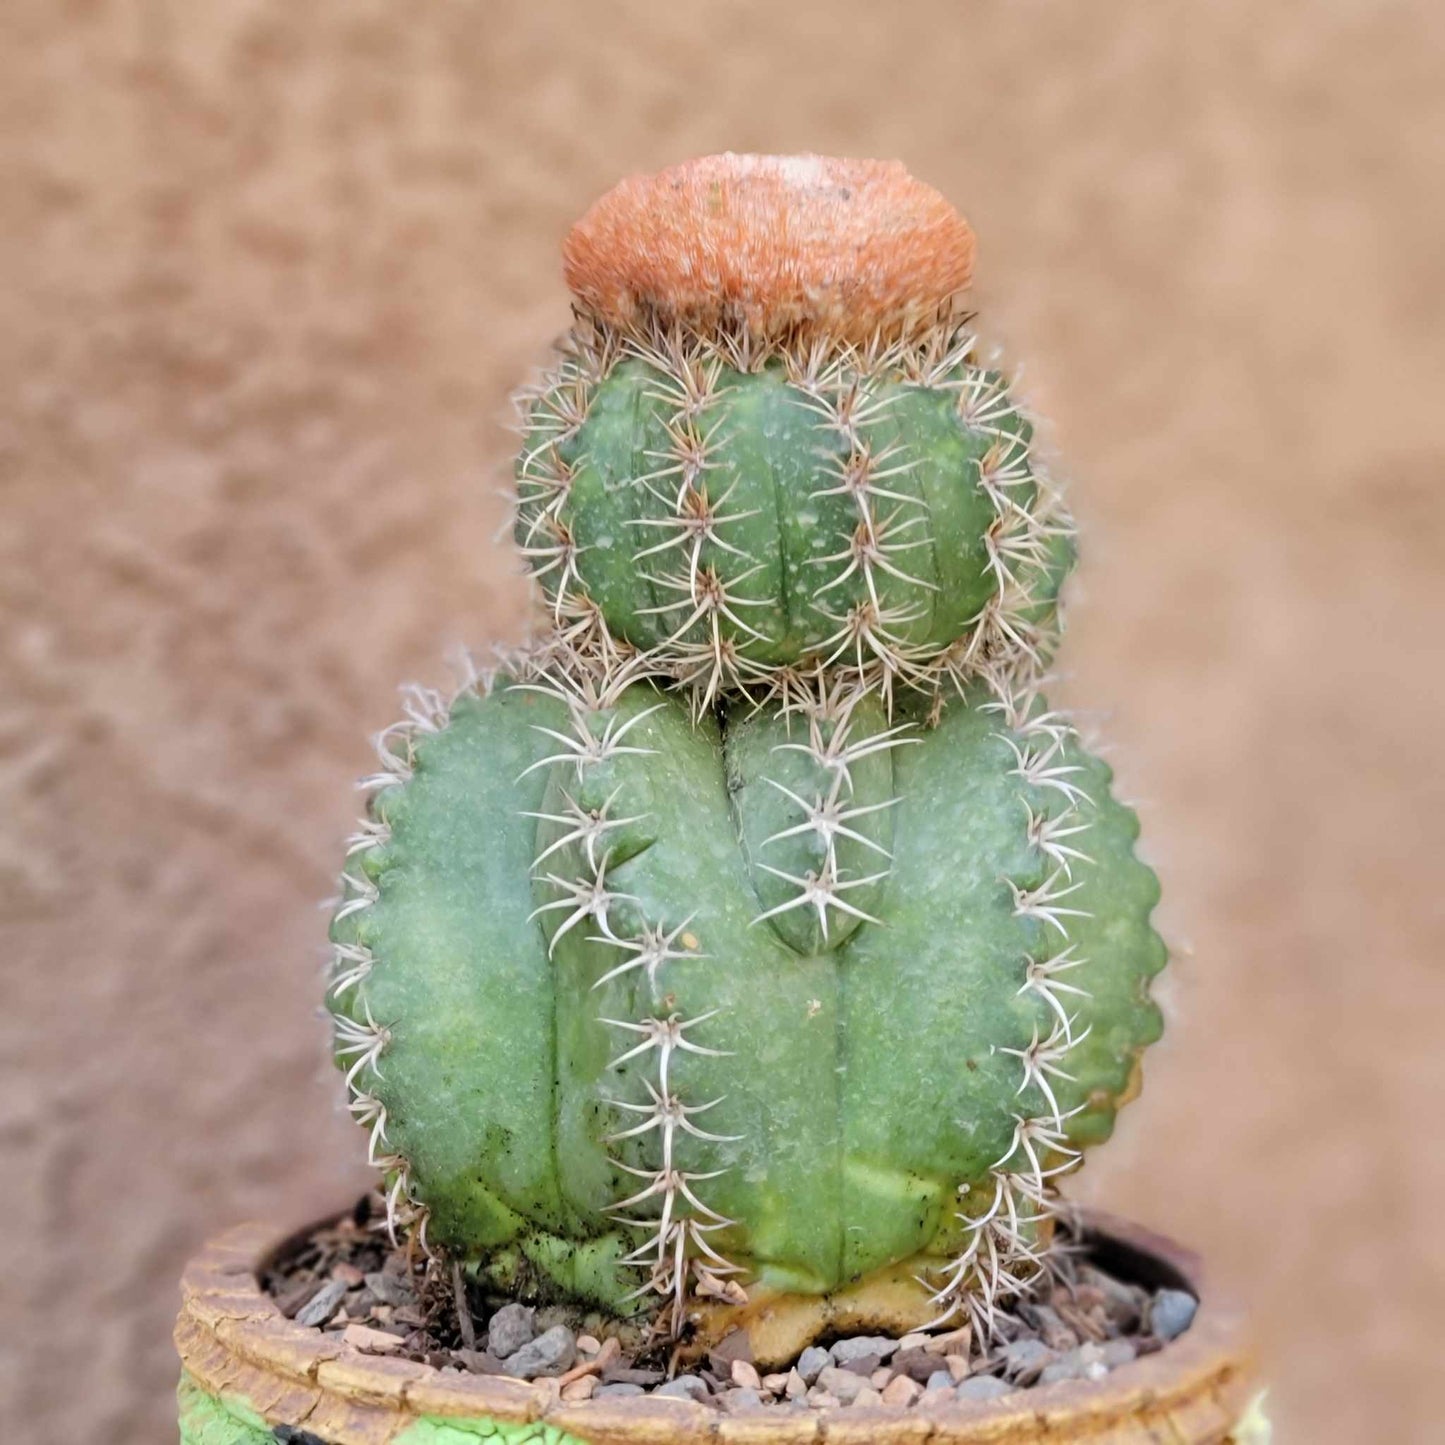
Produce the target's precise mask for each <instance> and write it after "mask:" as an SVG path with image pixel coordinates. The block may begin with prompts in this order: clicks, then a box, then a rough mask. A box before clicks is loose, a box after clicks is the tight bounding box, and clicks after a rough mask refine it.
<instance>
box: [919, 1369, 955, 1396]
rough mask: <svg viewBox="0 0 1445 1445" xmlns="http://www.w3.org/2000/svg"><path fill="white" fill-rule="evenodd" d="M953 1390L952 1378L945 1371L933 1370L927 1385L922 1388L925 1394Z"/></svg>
mask: <svg viewBox="0 0 1445 1445" xmlns="http://www.w3.org/2000/svg"><path fill="white" fill-rule="evenodd" d="M952 1388H953V1376H952V1375H950V1374H949V1373H948V1371H947V1370H935V1371H934V1372H933V1373H932V1374H931V1375H930V1376H929V1377H928V1383H927V1384H926V1385H925V1386H924V1390H925V1391H926V1392H927V1393H930V1394H931V1393H932V1392H933V1391H934V1390H951V1389H952Z"/></svg>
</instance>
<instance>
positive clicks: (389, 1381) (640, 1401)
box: [175, 1214, 1263, 1445]
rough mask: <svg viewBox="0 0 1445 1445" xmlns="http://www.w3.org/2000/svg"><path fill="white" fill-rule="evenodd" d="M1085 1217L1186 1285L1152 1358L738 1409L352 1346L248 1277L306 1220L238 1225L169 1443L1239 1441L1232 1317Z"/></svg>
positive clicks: (1139, 1245) (1126, 1254) (211, 1276)
mask: <svg viewBox="0 0 1445 1445" xmlns="http://www.w3.org/2000/svg"><path fill="white" fill-rule="evenodd" d="M1086 1218H1087V1223H1088V1228H1089V1231H1090V1240H1091V1244H1092V1246H1093V1248H1094V1251H1095V1254H1096V1257H1098V1258H1099V1259H1100V1260H1101V1262H1103V1263H1104V1264H1106V1265H1107V1266H1108V1267H1109V1268H1111V1269H1112V1270H1114V1271H1115V1272H1116V1273H1118V1274H1121V1275H1123V1276H1124V1277H1125V1278H1132V1279H1136V1280H1139V1281H1140V1282H1142V1283H1148V1284H1151V1285H1170V1286H1174V1287H1178V1288H1185V1289H1188V1290H1190V1291H1191V1292H1193V1293H1194V1294H1196V1295H1197V1296H1198V1297H1199V1300H1200V1307H1199V1312H1198V1314H1197V1315H1196V1316H1195V1320H1194V1323H1193V1325H1192V1326H1191V1327H1190V1328H1189V1330H1188V1331H1186V1333H1185V1334H1184V1335H1182V1336H1181V1337H1180V1338H1179V1339H1177V1340H1175V1341H1174V1342H1173V1343H1171V1344H1170V1345H1168V1346H1166V1347H1165V1348H1164V1349H1163V1350H1161V1351H1159V1352H1158V1353H1157V1354H1153V1355H1149V1356H1146V1357H1144V1358H1143V1359H1140V1360H1136V1361H1134V1362H1133V1363H1132V1364H1129V1365H1125V1366H1123V1367H1121V1368H1120V1369H1117V1370H1114V1371H1113V1372H1112V1373H1110V1374H1109V1375H1108V1377H1107V1378H1105V1379H1104V1380H1101V1381H1099V1382H1097V1383H1076V1382H1069V1383H1064V1384H1058V1385H1050V1386H1042V1387H1035V1388H1034V1389H1031V1390H1027V1391H1023V1392H1020V1393H1018V1394H1016V1395H1014V1396H1010V1397H1006V1398H1003V1399H1000V1400H996V1401H989V1402H979V1403H971V1404H961V1403H958V1402H949V1403H948V1404H945V1405H940V1406H933V1405H918V1406H914V1407H912V1408H910V1409H907V1410H903V1409H888V1408H867V1407H850V1408H842V1407H840V1408H837V1409H825V1410H809V1411H806V1412H802V1411H799V1412H794V1411H792V1410H783V1409H777V1410H768V1411H764V1412H758V1411H754V1412H751V1413H747V1414H737V1415H724V1414H722V1413H721V1412H720V1411H718V1410H716V1409H714V1408H711V1407H708V1406H704V1405H700V1404H696V1403H694V1402H692V1401H687V1400H670V1399H661V1400H659V1399H650V1398H639V1397H628V1398H617V1399H608V1400H597V1401H586V1402H581V1403H567V1402H564V1401H562V1400H560V1399H559V1398H558V1387H557V1383H556V1381H548V1380H544V1381H538V1382H536V1383H531V1384H529V1383H525V1382H523V1381H517V1380H507V1379H499V1378H497V1377H493V1376H480V1375H462V1374H459V1373H457V1372H456V1371H446V1372H443V1371H439V1370H434V1369H432V1368H430V1367H429V1366H426V1365H418V1364H412V1363H410V1362H408V1361H404V1360H393V1359H388V1358H386V1357H384V1356H375V1355H365V1354H362V1353H360V1352H359V1351H358V1350H356V1349H353V1348H351V1347H350V1346H347V1345H344V1344H342V1343H341V1341H340V1339H339V1337H337V1336H335V1335H323V1334H321V1333H319V1332H318V1331H316V1330H314V1329H308V1328H305V1327H303V1326H301V1325H297V1324H294V1323H293V1322H292V1321H290V1320H288V1319H286V1318H285V1317H284V1316H283V1315H282V1314H281V1313H280V1311H279V1310H278V1309H277V1307H276V1305H275V1302H274V1301H273V1300H272V1299H271V1298H270V1297H269V1296H268V1295H266V1294H265V1293H264V1292H263V1291H262V1290H261V1288H260V1285H259V1283H258V1278H259V1275H260V1273H261V1271H262V1270H263V1269H265V1268H266V1267H267V1266H268V1265H269V1264H270V1262H271V1261H272V1260H274V1259H275V1258H276V1257H277V1256H279V1255H281V1254H283V1253H284V1252H285V1251H286V1250H287V1248H288V1247H289V1246H291V1245H292V1244H294V1243H296V1242H298V1241H299V1240H300V1239H303V1238H305V1236H306V1235H307V1234H309V1233H310V1230H311V1228H314V1227H315V1226H309V1227H308V1228H307V1229H306V1230H305V1231H301V1232H299V1233H291V1234H285V1235H283V1234H281V1233H280V1232H279V1231H277V1230H275V1229H271V1228H267V1227H265V1226H261V1225H244V1226H242V1227H241V1228H239V1229H233V1230H230V1231H229V1232H228V1233H226V1234H224V1235H222V1236H221V1237H220V1238H219V1239H217V1240H216V1241H215V1242H214V1243H212V1244H211V1245H209V1246H208V1247H207V1248H206V1249H205V1250H203V1251H202V1252H201V1254H200V1255H198V1256H197V1258H196V1259H195V1260H194V1261H193V1262H192V1263H191V1265H190V1267H189V1268H188V1269H187V1270H186V1273H185V1277H184V1279H183V1281H182V1292H183V1297H184V1298H183V1304H182V1307H181V1314H180V1320H179V1322H178V1324H177V1326H176V1334H175V1340H176V1348H177V1349H178V1350H179V1351H180V1356H181V1361H182V1364H183V1366H184V1369H183V1373H182V1379H181V1422H182V1435H181V1438H182V1442H183V1445H276V1442H288V1445H473V1442H475V1441H477V1440H479V1439H481V1440H495V1441H498V1442H511V1445H571V1442H590V1445H624V1442H626V1445H662V1442H666V1441H689V1440H698V1441H701V1440H735V1441H750V1442H756V1445H794V1442H805V1441H816V1442H830V1445H841V1442H854V1445H864V1442H869V1445H878V1442H888V1441H910V1442H914V1445H924V1442H927V1445H983V1442H989V1445H1022V1442H1024V1441H1039V1440H1047V1441H1049V1442H1064V1441H1088V1442H1090V1445H1144V1442H1168V1445H1226V1442H1231V1441H1236V1440H1237V1441H1239V1442H1241V1445H1242V1442H1243V1441H1244V1440H1245V1438H1246V1436H1245V1434H1243V1433H1241V1434H1238V1435H1236V1434H1235V1431H1236V1430H1237V1429H1238V1428H1239V1425H1240V1421H1241V1419H1242V1417H1243V1416H1244V1415H1245V1413H1246V1410H1247V1408H1248V1406H1249V1402H1250V1399H1251V1397H1252V1396H1253V1395H1254V1393H1255V1383H1254V1379H1253V1366H1252V1361H1251V1359H1250V1354H1249V1349H1248V1347H1247V1345H1246V1342H1245V1338H1244V1330H1243V1325H1242V1320H1241V1317H1240V1315H1239V1314H1238V1312H1237V1311H1235V1310H1234V1309H1233V1308H1231V1307H1230V1306H1229V1305H1228V1304H1227V1303H1224V1302H1221V1301H1220V1300H1219V1299H1218V1298H1217V1297H1216V1295H1215V1293H1214V1291H1213V1290H1211V1289H1210V1288H1208V1287H1207V1286H1206V1284H1205V1282H1204V1280H1203V1278H1202V1276H1201V1273H1200V1267H1199V1261H1198V1260H1197V1259H1196V1257H1195V1256H1194V1255H1192V1254H1190V1253H1188V1252H1187V1251H1185V1250H1182V1249H1180V1248H1179V1247H1178V1246H1177V1245H1174V1244H1172V1243H1171V1242H1170V1241H1168V1240H1166V1239H1162V1238H1160V1237H1159V1236H1157V1235H1153V1234H1150V1233H1148V1232H1147V1231H1145V1230H1143V1229H1140V1228H1138V1227H1137V1226H1135V1225H1131V1224H1127V1223H1125V1222H1123V1221H1121V1220H1117V1219H1114V1218H1110V1217H1107V1216H1103V1215H1098V1214H1093V1215H1089V1216H1087V1217H1086ZM1248 1438H1249V1439H1250V1440H1251V1441H1253V1440H1256V1439H1261V1438H1263V1437H1262V1436H1259V1435H1250V1436H1249V1437H1248Z"/></svg>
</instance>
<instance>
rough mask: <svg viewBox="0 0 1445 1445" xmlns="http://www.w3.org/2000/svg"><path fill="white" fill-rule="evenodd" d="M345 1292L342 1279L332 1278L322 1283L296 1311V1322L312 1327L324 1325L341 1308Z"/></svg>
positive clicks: (344, 1284)
mask: <svg viewBox="0 0 1445 1445" xmlns="http://www.w3.org/2000/svg"><path fill="white" fill-rule="evenodd" d="M345 1294H346V1283H345V1281H344V1280H339V1279H333V1280H332V1281H331V1282H330V1283H329V1284H324V1285H322V1286H321V1288H320V1289H319V1290H318V1291H317V1292H316V1294H315V1295H313V1296H312V1297H311V1299H310V1300H308V1301H307V1302H306V1304H305V1305H303V1306H302V1307H301V1308H300V1309H299V1310H297V1311H296V1323H297V1324H298V1325H309V1326H311V1327H312V1328H316V1327H319V1326H321V1325H324V1324H325V1323H326V1321H327V1320H329V1319H330V1318H331V1316H332V1315H334V1314H335V1313H336V1311H337V1310H339V1309H340V1308H341V1301H342V1299H343V1297H344V1296H345Z"/></svg>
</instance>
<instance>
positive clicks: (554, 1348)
mask: <svg viewBox="0 0 1445 1445" xmlns="http://www.w3.org/2000/svg"><path fill="white" fill-rule="evenodd" d="M576 1359H577V1339H576V1336H575V1335H573V1333H572V1331H571V1330H569V1329H568V1328H567V1326H566V1325H553V1326H552V1328H551V1329H550V1330H548V1331H547V1332H546V1334H541V1335H538V1336H537V1338H536V1339H535V1340H531V1341H529V1342H528V1343H527V1344H525V1345H523V1346H522V1348H521V1349H519V1350H517V1351H516V1352H515V1353H514V1354H512V1355H511V1356H509V1357H508V1359H507V1373H508V1374H509V1375H515V1376H516V1377H517V1378H518V1379H520V1380H535V1379H537V1378H538V1377H539V1376H542V1375H564V1374H566V1373H567V1371H568V1370H570V1369H571V1368H572V1366H573V1364H574V1363H575V1362H576ZM624 1388H625V1389H628V1390H641V1388H642V1386H641V1385H627V1386H622V1385H617V1386H612V1385H603V1386H599V1387H598V1389H597V1390H596V1391H595V1392H594V1398H596V1396H597V1395H600V1394H601V1393H602V1391H603V1390H610V1389H624Z"/></svg>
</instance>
